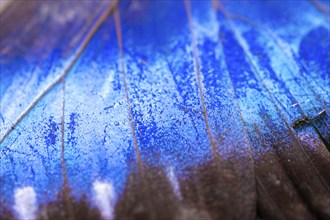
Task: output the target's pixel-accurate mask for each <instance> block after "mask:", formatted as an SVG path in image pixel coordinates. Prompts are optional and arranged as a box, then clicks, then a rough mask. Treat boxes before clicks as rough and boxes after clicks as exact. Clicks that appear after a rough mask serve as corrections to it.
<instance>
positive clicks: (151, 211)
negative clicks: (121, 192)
mask: <svg viewBox="0 0 330 220" xmlns="http://www.w3.org/2000/svg"><path fill="white" fill-rule="evenodd" d="M114 18H115V27H116V33H117V40H118V47H119V53H120V54H119V55H120V72H121V74H122V77H121V79H122V82H123V84H124V90H125V98H126V103H127V113H128V117H129V122H130V126H131V130H132V137H133V144H134V152H135V156H136V159H137V166H138V174H139V177H140V179H141V188H142V195H143V198H144V199H143V201H144V202H145V205H146V207H147V209H148V210H147V211H148V213H149V215H150V216H149V219H151V220H156V218H157V213H156V212H155V211H154V204H153V203H152V201H151V200H150V194H149V193H148V186H147V181H146V174H145V173H146V171H145V168H144V167H143V163H142V160H141V156H140V152H139V146H138V142H137V139H136V131H135V126H134V121H133V117H132V109H131V103H130V97H129V92H128V86H127V83H126V68H125V63H124V57H123V41H122V31H121V24H120V15H119V9H118V8H117V9H116V10H115V12H114ZM147 172H148V171H147ZM128 199H129V200H130V199H132V198H128Z"/></svg>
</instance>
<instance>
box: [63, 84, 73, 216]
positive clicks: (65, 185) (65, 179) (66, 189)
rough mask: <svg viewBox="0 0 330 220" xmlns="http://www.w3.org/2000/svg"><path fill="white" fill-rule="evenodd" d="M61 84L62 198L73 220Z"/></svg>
mask: <svg viewBox="0 0 330 220" xmlns="http://www.w3.org/2000/svg"><path fill="white" fill-rule="evenodd" d="M61 83H62V124H61V125H62V126H61V141H62V152H61V165H62V175H63V196H64V199H65V203H66V204H65V205H66V209H67V212H68V214H69V219H70V220H73V219H74V214H73V208H72V205H71V202H70V196H69V193H70V189H69V185H68V177H67V174H66V164H65V148H64V146H65V143H64V142H65V137H64V135H65V118H64V117H65V112H64V111H65V80H64V78H62V80H61Z"/></svg>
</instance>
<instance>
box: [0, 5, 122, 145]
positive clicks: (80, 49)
mask: <svg viewBox="0 0 330 220" xmlns="http://www.w3.org/2000/svg"><path fill="white" fill-rule="evenodd" d="M118 2H119V0H114V3H112V4H111V5H110V6H109V8H108V9H107V10H106V11H105V12H104V13H103V14H102V15H101V17H100V18H98V20H97V21H96V22H95V25H94V26H93V27H92V28H91V30H90V31H89V32H88V33H87V35H86V37H85V38H84V39H83V41H82V43H81V45H80V46H79V47H78V49H77V52H76V53H75V54H73V58H72V60H71V62H70V63H69V65H68V66H67V67H66V68H65V69H64V70H63V72H62V73H61V74H60V75H59V76H58V77H57V79H56V80H54V81H53V82H52V83H51V84H50V85H48V86H47V87H46V88H45V89H44V90H43V91H42V92H41V93H39V94H38V95H37V97H36V98H35V99H34V100H33V101H32V102H31V103H30V104H29V105H28V107H27V108H26V109H25V110H24V111H23V112H22V114H21V115H20V116H19V117H18V118H17V119H16V120H15V121H14V123H13V124H12V125H11V126H10V128H9V129H8V130H7V131H6V132H5V133H4V135H3V136H2V137H1V138H0V143H2V141H3V140H4V139H5V138H6V137H7V136H8V135H9V134H10V132H11V131H12V130H13V129H14V128H15V127H16V125H17V124H18V123H19V122H20V121H21V120H22V119H23V118H24V117H25V116H26V115H27V114H28V113H29V112H30V111H31V110H32V108H33V107H34V106H35V105H36V104H37V103H38V102H39V101H40V100H41V99H42V98H43V97H44V96H45V95H46V94H47V93H48V92H49V91H50V90H52V88H54V86H56V85H57V84H58V83H60V82H61V81H62V79H63V78H65V77H66V75H67V74H68V73H69V72H70V70H71V69H72V67H73V65H74V64H75V63H76V61H77V60H78V58H79V57H80V55H81V54H82V52H83V51H84V50H85V48H86V47H87V45H88V43H89V42H90V40H91V39H92V37H93V36H94V34H95V33H96V31H97V30H98V29H99V28H100V26H101V25H102V24H103V23H104V21H105V20H106V19H107V18H108V17H109V15H110V14H111V13H112V12H113V11H114V9H115V8H116V7H117V4H118Z"/></svg>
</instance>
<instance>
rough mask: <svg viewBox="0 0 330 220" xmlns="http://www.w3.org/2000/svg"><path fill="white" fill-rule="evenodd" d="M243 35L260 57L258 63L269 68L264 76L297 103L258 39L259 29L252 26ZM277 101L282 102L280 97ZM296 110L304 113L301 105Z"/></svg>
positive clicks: (254, 53)
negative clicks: (278, 75)
mask: <svg viewBox="0 0 330 220" xmlns="http://www.w3.org/2000/svg"><path fill="white" fill-rule="evenodd" d="M243 36H244V38H245V40H246V41H247V43H248V44H249V48H250V52H251V53H252V54H253V55H254V56H255V57H258V65H259V66H260V67H263V68H264V69H263V70H267V71H264V74H265V76H264V78H266V79H271V80H273V81H274V82H275V83H276V84H277V85H278V88H279V89H280V90H281V91H282V94H285V96H286V97H287V98H288V99H289V100H290V102H291V103H292V104H294V103H297V100H296V99H295V97H294V96H293V95H292V93H291V92H290V90H289V88H288V87H287V86H286V84H285V82H284V81H283V80H280V79H279V78H278V77H277V75H276V73H275V71H274V70H273V68H272V66H271V61H270V58H269V57H268V55H267V52H266V51H265V49H264V47H263V45H261V43H260V42H259V41H258V37H260V35H259V34H258V33H257V31H256V30H254V29H253V28H251V29H250V30H249V31H247V32H246V33H244V35H243ZM274 98H275V99H277V96H276V95H274ZM277 102H278V104H281V102H280V101H278V99H277ZM283 108H284V110H285V111H286V112H287V113H288V114H289V115H290V116H291V117H294V115H292V114H291V112H290V111H287V109H286V107H285V106H283ZM296 110H297V111H298V112H299V114H301V115H303V114H304V113H303V111H302V109H301V107H300V105H298V106H297V107H296ZM293 114H294V113H293Z"/></svg>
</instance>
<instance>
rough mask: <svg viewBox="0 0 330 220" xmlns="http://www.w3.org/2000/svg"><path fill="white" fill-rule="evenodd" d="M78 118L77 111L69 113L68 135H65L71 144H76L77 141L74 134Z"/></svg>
mask: <svg viewBox="0 0 330 220" xmlns="http://www.w3.org/2000/svg"><path fill="white" fill-rule="evenodd" d="M78 119H79V114H77V113H74V112H73V113H71V114H70V122H69V123H68V136H67V141H68V144H70V145H71V146H74V145H76V143H77V137H76V136H75V130H76V126H77V124H78V123H77V120H78Z"/></svg>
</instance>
